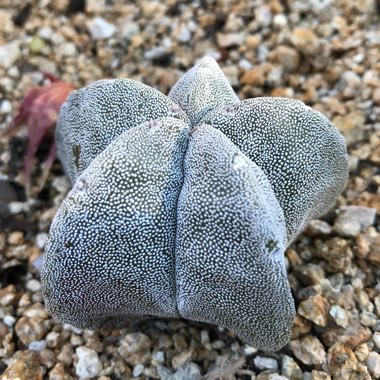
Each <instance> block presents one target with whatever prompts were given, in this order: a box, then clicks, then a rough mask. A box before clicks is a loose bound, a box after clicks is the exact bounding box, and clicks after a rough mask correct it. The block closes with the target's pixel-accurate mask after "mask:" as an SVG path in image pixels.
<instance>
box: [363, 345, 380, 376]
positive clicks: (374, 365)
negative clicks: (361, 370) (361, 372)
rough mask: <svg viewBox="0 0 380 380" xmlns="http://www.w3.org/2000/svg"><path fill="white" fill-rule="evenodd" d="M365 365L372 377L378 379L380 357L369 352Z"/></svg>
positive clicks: (379, 374)
mask: <svg viewBox="0 0 380 380" xmlns="http://www.w3.org/2000/svg"><path fill="white" fill-rule="evenodd" d="M366 364H367V367H368V369H369V371H370V372H371V374H372V375H373V377H374V378H375V379H378V378H379V377H380V355H379V354H378V353H377V352H375V351H372V352H370V353H369V355H368V356H367V359H366Z"/></svg>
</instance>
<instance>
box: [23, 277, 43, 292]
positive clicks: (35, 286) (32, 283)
mask: <svg viewBox="0 0 380 380" xmlns="http://www.w3.org/2000/svg"><path fill="white" fill-rule="evenodd" d="M26 288H27V289H28V290H30V291H31V292H33V293H35V292H38V291H39V290H40V289H41V283H40V282H39V281H38V280H36V279H34V278H33V279H31V280H29V281H28V282H27V283H26Z"/></svg>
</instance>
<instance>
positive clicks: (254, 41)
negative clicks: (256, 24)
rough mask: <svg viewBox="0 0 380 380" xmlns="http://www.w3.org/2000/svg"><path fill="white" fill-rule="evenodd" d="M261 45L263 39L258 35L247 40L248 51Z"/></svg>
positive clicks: (250, 36)
mask: <svg viewBox="0 0 380 380" xmlns="http://www.w3.org/2000/svg"><path fill="white" fill-rule="evenodd" d="M260 43H261V37H260V36H258V35H249V36H247V37H246V38H245V45H246V46H247V48H248V49H256V48H257V47H258V46H259V44H260Z"/></svg>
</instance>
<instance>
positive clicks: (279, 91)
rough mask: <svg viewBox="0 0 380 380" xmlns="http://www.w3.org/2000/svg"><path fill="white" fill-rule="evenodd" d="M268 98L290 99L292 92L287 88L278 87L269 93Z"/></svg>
mask: <svg viewBox="0 0 380 380" xmlns="http://www.w3.org/2000/svg"><path fill="white" fill-rule="evenodd" d="M270 96H276V97H280V98H292V97H293V96H294V90H293V89H292V88H289V87H278V88H275V89H273V90H272V91H271V93H270Z"/></svg>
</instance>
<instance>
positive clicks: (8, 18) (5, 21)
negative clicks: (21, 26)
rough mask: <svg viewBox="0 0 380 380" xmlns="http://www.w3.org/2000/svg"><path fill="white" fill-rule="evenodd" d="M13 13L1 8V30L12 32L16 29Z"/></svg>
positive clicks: (2, 31)
mask: <svg viewBox="0 0 380 380" xmlns="http://www.w3.org/2000/svg"><path fill="white" fill-rule="evenodd" d="M12 18H13V15H12V13H11V12H9V11H7V10H5V9H2V10H0V32H1V33H12V32H13V30H14V24H13V21H12Z"/></svg>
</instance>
